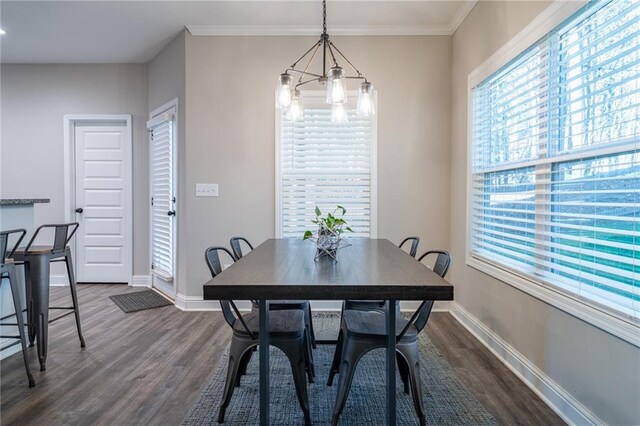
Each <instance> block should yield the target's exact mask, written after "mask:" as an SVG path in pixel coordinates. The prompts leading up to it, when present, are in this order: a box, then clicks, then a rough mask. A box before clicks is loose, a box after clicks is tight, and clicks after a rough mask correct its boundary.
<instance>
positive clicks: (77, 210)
mask: <svg viewBox="0 0 640 426" xmlns="http://www.w3.org/2000/svg"><path fill="white" fill-rule="evenodd" d="M83 211H84V210H82V207H78V208H77V209H76V213H82V212H83Z"/></svg>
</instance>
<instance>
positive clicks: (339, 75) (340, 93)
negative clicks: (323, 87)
mask: <svg viewBox="0 0 640 426" xmlns="http://www.w3.org/2000/svg"><path fill="white" fill-rule="evenodd" d="M345 102H347V78H346V75H345V73H344V70H343V69H342V68H341V67H338V66H335V67H332V68H331V69H330V70H329V73H328V78H327V103H328V104H343V103H345Z"/></svg>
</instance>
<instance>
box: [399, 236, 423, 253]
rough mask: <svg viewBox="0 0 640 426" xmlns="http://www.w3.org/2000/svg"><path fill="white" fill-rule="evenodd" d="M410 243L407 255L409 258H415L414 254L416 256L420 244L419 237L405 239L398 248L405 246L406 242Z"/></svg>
mask: <svg viewBox="0 0 640 426" xmlns="http://www.w3.org/2000/svg"><path fill="white" fill-rule="evenodd" d="M408 241H411V249H410V250H409V255H410V256H411V257H416V254H418V245H419V244H420V238H419V237H407V238H405V239H404V240H402V242H401V243H400V245H399V246H398V247H400V248H402V246H403V245H405V243H406V242H408Z"/></svg>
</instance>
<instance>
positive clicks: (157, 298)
mask: <svg viewBox="0 0 640 426" xmlns="http://www.w3.org/2000/svg"><path fill="white" fill-rule="evenodd" d="M109 299H111V300H112V301H113V303H115V304H116V305H118V307H119V308H120V309H122V311H123V312H124V313H127V314H128V313H130V312H137V311H143V310H145V309H153V308H160V307H162V306H170V305H173V303H171V302H170V301H169V300H167V299H165V298H164V297H162V296H161V295H159V294H158V293H157V292H155V291H154V290H142V291H136V292H134V293H123V294H116V295H114V296H109Z"/></svg>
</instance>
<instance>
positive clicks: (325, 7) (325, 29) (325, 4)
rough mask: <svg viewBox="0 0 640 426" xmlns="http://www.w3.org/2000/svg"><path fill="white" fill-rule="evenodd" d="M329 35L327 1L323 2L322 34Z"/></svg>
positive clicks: (323, 0)
mask: <svg viewBox="0 0 640 426" xmlns="http://www.w3.org/2000/svg"><path fill="white" fill-rule="evenodd" d="M326 33H327V0H322V34H326Z"/></svg>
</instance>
